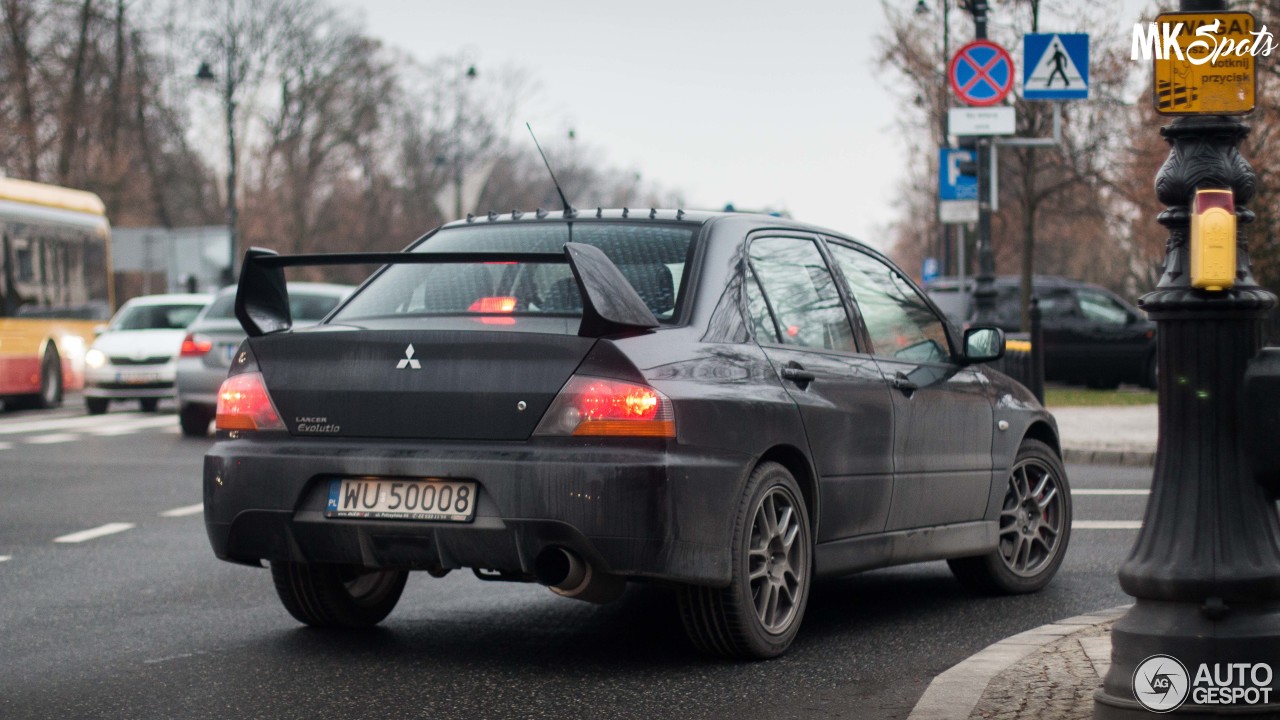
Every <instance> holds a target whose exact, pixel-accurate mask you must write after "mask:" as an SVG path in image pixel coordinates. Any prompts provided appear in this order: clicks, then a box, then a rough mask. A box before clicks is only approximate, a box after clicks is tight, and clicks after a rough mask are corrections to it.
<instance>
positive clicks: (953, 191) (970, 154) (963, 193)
mask: <svg viewBox="0 0 1280 720" xmlns="http://www.w3.org/2000/svg"><path fill="white" fill-rule="evenodd" d="M977 159H978V153H977V152H976V151H974V150H962V149H960V148H940V149H939V151H938V199H939V200H977V199H978V178H977V176H975V175H961V174H960V163H962V162H973V161H975V160H977Z"/></svg>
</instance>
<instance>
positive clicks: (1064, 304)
mask: <svg viewBox="0 0 1280 720" xmlns="http://www.w3.org/2000/svg"><path fill="white" fill-rule="evenodd" d="M1021 282H1022V281H1021V279H1020V278H1018V277H1013V276H1008V277H999V278H996V318H995V325H996V326H997V327H1000V328H1001V329H1003V330H1005V331H1008V332H1014V331H1017V330H1018V329H1019V325H1020V323H1021V321H1022V306H1021V289H1020V288H1021ZM965 285H966V287H967V288H968V290H969V292H966V293H960V292H959V290H958V288H959V281H958V280H956V279H950V278H943V279H939V280H934V281H932V282H930V283H928V284H927V285H926V286H925V289H926V290H927V291H928V293H929V296H930V297H931V298H932V299H933V301H934V302H935V303H937V305H938V307H939V308H941V309H942V310H943V312H945V313H946V314H947V316H948V317H949V318H950V319H951V320H952V321H953V322H955V323H957V324H959V325H961V326H963V325H964V324H965V323H966V322H967V321H968V320H970V319H971V318H972V317H973V307H972V301H971V296H970V293H972V291H973V281H972V279H970V280H969V281H967V282H966V283H965ZM1031 286H1032V291H1033V292H1034V293H1035V295H1036V296H1037V297H1039V298H1040V311H1041V318H1042V319H1041V327H1042V328H1043V329H1044V374H1045V379H1046V380H1051V381H1059V382H1067V383H1077V384H1084V385H1088V386H1089V387H1095V388H1114V387H1116V386H1117V385H1119V384H1120V383H1122V382H1124V383H1133V384H1135V385H1143V386H1145V387H1149V388H1155V386H1156V324H1155V323H1154V322H1152V321H1150V320H1148V319H1147V317H1146V315H1145V314H1144V313H1143V312H1142V311H1141V310H1139V309H1138V308H1136V307H1134V306H1132V305H1130V304H1129V303H1127V302H1125V301H1124V300H1123V299H1121V298H1120V297H1119V296H1117V295H1116V294H1115V293H1113V292H1111V291H1110V290H1107V289H1106V288H1103V287H1100V286H1098V285H1092V284H1090V283H1086V282H1081V281H1079V280H1069V279H1067V278H1061V277H1052V276H1046V275H1036V276H1035V278H1034V279H1033V280H1032V284H1031Z"/></svg>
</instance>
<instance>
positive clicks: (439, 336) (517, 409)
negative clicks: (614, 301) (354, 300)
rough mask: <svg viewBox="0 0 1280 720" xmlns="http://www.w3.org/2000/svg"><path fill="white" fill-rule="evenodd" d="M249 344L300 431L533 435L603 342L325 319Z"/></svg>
mask: <svg viewBox="0 0 1280 720" xmlns="http://www.w3.org/2000/svg"><path fill="white" fill-rule="evenodd" d="M249 342H250V345H251V347H252V349H253V353H254V356H255V357H256V358H257V360H258V365H259V368H260V369H261V371H262V374H263V378H264V380H265V382H266V385H267V390H268V392H269V393H270V394H271V398H272V400H274V402H275V404H276V408H277V409H278V410H279V411H280V416H281V418H282V419H283V420H284V423H285V425H286V427H288V429H289V432H290V433H292V434H293V435H298V436H323V437H353V438H405V439H409V438H412V439H424V440H426V439H438V440H525V439H527V438H528V437H529V436H530V435H531V434H532V433H533V430H534V428H535V427H537V425H538V421H539V420H540V419H541V418H542V415H543V413H545V412H546V410H547V408H548V407H549V406H550V404H551V401H552V400H553V399H554V398H555V396H556V394H557V393H558V392H559V391H560V388H561V387H563V386H564V383H565V382H566V381H567V380H568V379H569V377H570V376H571V375H572V374H573V372H574V370H575V369H577V367H578V365H579V364H580V363H581V362H582V359H583V358H584V357H586V355H587V353H588V351H590V349H591V347H592V346H593V345H594V344H595V342H596V341H595V339H594V338H585V337H578V336H574V335H558V334H542V333H519V332H477V331H454V330H416V331H414V330H402V329H397V330H363V329H345V328H342V327H329V328H325V327H321V328H317V329H315V330H310V331H302V332H293V333H282V334H279V335H266V336H262V337H256V338H251V339H250V341H249ZM410 346H412V349H410ZM522 403H523V409H521V404H522Z"/></svg>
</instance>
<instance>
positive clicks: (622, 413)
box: [534, 375, 676, 438]
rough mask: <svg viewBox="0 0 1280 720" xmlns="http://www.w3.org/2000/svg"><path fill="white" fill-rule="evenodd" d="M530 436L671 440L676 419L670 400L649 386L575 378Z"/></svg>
mask: <svg viewBox="0 0 1280 720" xmlns="http://www.w3.org/2000/svg"><path fill="white" fill-rule="evenodd" d="M534 434H535V435H562V436H563V435H595V436H610V437H666V438H673V437H675V436H676V419H675V412H674V411H673V410H672V407H671V400H669V399H668V398H667V396H665V395H663V394H662V393H660V392H658V391H657V390H654V389H653V388H651V387H648V386H646V385H636V384H633V383H626V382H621V381H618V380H606V379H604V378H595V377H587V376H583V375H575V376H574V377H572V378H570V379H569V382H567V383H565V386H564V389H562V390H561V391H560V394H559V395H557V396H556V399H555V400H554V401H552V403H551V407H550V409H548V410H547V414H546V415H544V416H543V417H542V422H540V423H539V424H538V429H537V430H535V431H534Z"/></svg>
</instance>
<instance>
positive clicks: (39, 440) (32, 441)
mask: <svg viewBox="0 0 1280 720" xmlns="http://www.w3.org/2000/svg"><path fill="white" fill-rule="evenodd" d="M79 439H80V436H79V435H76V434H75V433H50V434H48V435H37V436H35V437H31V438H27V439H26V440H24V441H23V442H25V443H26V444H28V445H53V444H54V443H64V442H74V441H76V440H79Z"/></svg>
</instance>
